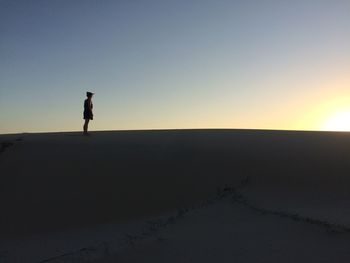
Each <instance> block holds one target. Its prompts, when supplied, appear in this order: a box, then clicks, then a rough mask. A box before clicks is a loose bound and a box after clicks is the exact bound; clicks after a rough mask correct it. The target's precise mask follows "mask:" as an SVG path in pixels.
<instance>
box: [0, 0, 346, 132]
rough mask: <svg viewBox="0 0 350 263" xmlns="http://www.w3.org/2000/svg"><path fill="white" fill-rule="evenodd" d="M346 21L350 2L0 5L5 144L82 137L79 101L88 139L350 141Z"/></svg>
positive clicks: (2, 0)
mask: <svg viewBox="0 0 350 263" xmlns="http://www.w3.org/2000/svg"><path fill="white" fill-rule="evenodd" d="M349 14H350V1H348V0H289V1H287V0H249V1H247V0H177V1H173V0H147V1H145V0H125V1H117V0H114V1H112V0H94V1H93V0H81V1H80V0H36V1H34V0H23V1H20V0H0V133H21V132H51V131H79V130H82V125H83V115H82V112H83V102H84V99H85V93H86V91H92V92H95V95H94V97H93V104H94V120H93V121H91V123H90V126H89V127H90V130H131V129H187V128H246V129H284V130H285V129H287V130H325V129H326V130H332V129H334V130H336V129H338V128H339V127H340V126H342V127H343V126H344V125H345V126H346V125H347V126H346V127H343V129H344V130H346V129H347V128H348V129H349V130H350V15H349ZM347 121H348V123H347ZM339 129H340V128H339Z"/></svg>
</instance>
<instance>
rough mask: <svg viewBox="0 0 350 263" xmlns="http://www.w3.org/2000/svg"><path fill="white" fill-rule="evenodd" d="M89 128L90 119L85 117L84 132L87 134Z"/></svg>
mask: <svg viewBox="0 0 350 263" xmlns="http://www.w3.org/2000/svg"><path fill="white" fill-rule="evenodd" d="M88 128H89V119H85V123H84V126H83V129H84V134H87V131H88Z"/></svg>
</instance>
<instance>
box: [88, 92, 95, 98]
mask: <svg viewBox="0 0 350 263" xmlns="http://www.w3.org/2000/svg"><path fill="white" fill-rule="evenodd" d="M94 94H95V93H92V92H90V91H87V92H86V96H88V97H91V96H92V95H94Z"/></svg>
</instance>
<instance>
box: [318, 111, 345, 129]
mask: <svg viewBox="0 0 350 263" xmlns="http://www.w3.org/2000/svg"><path fill="white" fill-rule="evenodd" d="M322 130H325V131H350V109H349V110H344V111H339V112H337V113H335V114H334V115H332V116H330V117H329V118H328V119H327V120H326V122H325V123H324V124H323V127H322Z"/></svg>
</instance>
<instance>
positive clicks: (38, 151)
mask: <svg viewBox="0 0 350 263" xmlns="http://www.w3.org/2000/svg"><path fill="white" fill-rule="evenodd" d="M0 143H1V150H0V168H1V185H0V207H1V215H2V216H1V218H0V236H1V238H0V239H1V240H0V242H1V243H0V259H3V260H7V261H4V262H15V260H14V259H13V258H14V257H11V255H12V254H11V253H12V252H11V251H15V249H14V248H13V246H15V245H13V244H16V242H14V240H22V241H21V247H22V248H23V249H22V250H21V251H22V252H23V251H25V247H26V244H27V243H29V242H30V243H31V245H32V246H33V238H31V237H34V236H35V237H38V236H46V237H49V236H55V235H56V236H57V235H58V234H57V233H61V235H63V236H64V234H62V233H68V232H69V231H70V233H72V232H74V231H77V229H85V230H84V231H85V232H84V231H83V232H84V233H85V236H86V233H89V231H90V230H91V229H94V235H95V237H96V231H97V232H98V231H100V230H98V229H101V227H102V226H106V225H108V224H114V225H116V226H118V225H119V226H122V225H123V224H124V225H125V224H129V223H130V222H137V223H135V224H134V225H132V226H128V229H136V228H137V227H136V225H137V226H140V224H142V222H143V221H144V220H146V218H152V217H162V218H168V216H169V214H172V213H175V214H176V213H178V211H179V210H178V209H179V208H181V207H192V206H195V204H200V203H202V202H204V201H205V200H212V199H213V198H214V199H215V196H217V190H218V188H221V189H223V187H224V186H228V187H229V188H230V189H231V188H234V189H236V188H237V187H239V186H240V185H241V184H242V182H245V187H244V188H240V189H239V194H240V195H241V196H242V197H243V198H244V200H245V201H246V203H249V204H250V205H251V207H249V206H246V205H244V204H243V203H240V204H239V203H234V204H232V196H231V197H230V196H228V197H226V198H224V199H223V200H221V199H220V200H216V201H215V202H214V203H213V204H212V205H208V206H203V208H201V209H194V210H193V211H189V212H188V213H187V214H186V216H185V217H183V218H181V219H179V220H178V221H177V222H176V223H174V224H169V226H166V227H165V226H164V227H160V229H159V231H158V230H157V231H156V232H155V233H154V234H152V235H150V236H149V237H147V238H142V240H141V239H140V240H139V241H137V242H136V245H134V248H126V249H124V250H123V251H121V252H120V253H119V252H118V253H119V254H118V255H117V256H113V253H109V254H112V255H110V256H109V257H107V258H106V259H103V261H102V262H104V261H106V262H117V261H116V257H117V258H119V259H120V261H119V260H118V262H147V261H142V260H141V259H142V258H145V257H152V258H154V262H165V261H168V262H193V260H194V261H198V262H199V261H203V262H204V260H205V259H207V262H212V261H213V260H214V259H215V257H216V258H217V259H218V260H220V261H223V262H225V260H226V262H233V261H234V260H236V262H281V261H283V260H282V259H283V258H284V259H285V260H284V262H295V261H293V260H297V261H299V262H320V259H321V258H324V261H323V262H348V261H349V260H350V254H349V253H347V252H346V251H347V250H348V249H349V248H350V245H349V244H350V242H349V238H348V236H350V234H349V233H347V231H346V229H347V227H350V206H349V205H348V203H349V201H350V190H349V189H350V179H349V171H350V154H349V149H350V134H348V133H331V132H292V131H262V130H164V131H111V132H93V133H92V136H90V137H84V136H82V135H81V134H80V133H74V132H72V133H46V134H17V135H1V136H0ZM252 207H255V208H258V209H255V211H254V209H252ZM259 209H260V212H259ZM228 211H229V212H228ZM261 211H266V215H265V216H264V215H261ZM283 214H285V215H291V217H288V216H285V217H283ZM215 215H216V216H215ZM281 215H282V216H281ZM293 215H294V217H295V216H296V215H297V216H296V217H295V218H294V219H300V220H294V219H293ZM220 218H222V221H220V220H221V219H220ZM235 218H236V219H235ZM231 219H232V220H231ZM304 219H307V220H304ZM310 219H312V220H314V221H312V220H310ZM308 220H309V222H308ZM230 222H232V224H231V223H230ZM319 222H321V224H318V223H319ZM322 223H324V224H326V225H327V224H329V225H331V226H336V227H335V228H334V229H335V230H336V231H334V229H333V228H329V227H328V228H327V226H326V227H325V226H322ZM197 224H198V226H197ZM222 224H223V225H222ZM309 225H310V226H311V228H310V226H309ZM195 226H196V229H197V230H195V231H194V232H191V233H189V230H190V229H193V228H194V227H195ZM339 226H341V227H343V228H341V229H340V231H338V230H339V229H338V228H337V227H339ZM117 228H118V227H117ZM141 228H142V227H141ZM213 228H217V229H218V231H217V232H215V231H214V232H213V230H212V229H213ZM89 229H90V230H89ZM252 229H253V230H252ZM254 229H255V230H254ZM259 229H260V230H259ZM262 229H263V230H262ZM281 229H283V231H284V233H283V234H281V233H279V232H280V231H281ZM288 229H289V230H288ZM337 229H338V230H337ZM118 231H119V232H120V231H121V230H118ZM118 231H117V230H116V232H118ZM128 231H129V230H128ZM135 231H136V230H135ZM140 231H141V230H140ZM140 231H139V233H141V232H142V231H141V232H140ZM276 231H277V232H276ZM78 232H79V231H78ZM100 232H101V231H100ZM109 232H110V233H111V232H112V231H109ZM136 232H137V231H136ZM212 232H213V233H212ZM275 232H276V233H275ZM329 232H331V233H333V232H334V233H338V232H339V233H340V234H339V233H338V234H339V235H338V236H334V235H333V236H329V234H327V233H329ZM75 233H77V232H75ZM79 233H80V234H79V235H80V236H81V235H83V234H81V232H79ZM200 233H202V234H200ZM269 233H270V234H269ZM271 233H275V234H271ZM116 235H117V234H116ZM135 235H136V234H135ZM68 236H69V235H68V234H67V237H66V238H68ZM75 236H77V234H75ZM97 236H98V238H99V239H101V240H102V241H103V235H97ZM106 236H108V234H105V237H106ZM162 236H164V238H163V239H164V240H167V241H166V242H165V243H161V240H163V239H162ZM211 236H213V237H215V242H213V240H212V239H211V238H210V237H211ZM235 236H237V238H235ZM61 237H62V236H61ZM220 237H222V238H221V239H220ZM238 237H239V238H238ZM243 237H245V238H243ZM36 239H37V238H36ZM62 239H63V240H64V238H62ZM254 239H258V240H259V242H260V243H259V244H264V245H262V246H261V247H260V248H257V247H254V245H252V244H254V242H253V241H252V240H254ZM265 239H269V240H270V245H268V243H266V242H267V241H266V240H265ZM23 240H27V241H23ZM46 240H50V238H47V239H46ZM76 240H77V241H76V243H75V244H74V245H72V246H71V247H70V248H69V249H70V250H69V249H68V248H63V247H62V248H61V251H60V252H56V253H55V252H53V251H52V250H53V249H52V248H46V252H45V251H42V253H41V255H40V246H37V247H36V251H37V252H35V253H32V254H33V255H32V257H31V258H32V259H33V260H32V261H28V262H39V259H41V260H44V259H45V258H50V257H52V258H53V260H52V261H51V262H64V260H65V259H64V257H62V258H55V255H64V254H65V253H66V252H65V249H68V250H69V251H73V252H74V251H76V253H77V254H79V253H80V254H81V251H80V252H79V246H80V245H79V242H81V241H79V238H77V239H76ZM85 240H86V238H85ZM104 240H105V239H104ZM242 240H243V241H242ZM264 240H265V241H264ZM281 240H287V241H285V242H282V243H281V242H280V241H281ZM10 241H11V242H10ZM18 242H19V241H18ZM26 242H27V243H26ZM38 242H40V241H38ZM48 242H49V241H48ZM251 242H253V243H251ZM312 242H316V243H315V244H314V245H313V246H312V247H311V248H310V250H305V249H304V250H303V249H300V248H299V247H298V246H302V245H303V246H307V245H308V244H310V243H312ZM317 242H318V243H317ZM10 243H11V244H12V245H9V244H10ZM52 244H53V243H52ZM55 244H56V246H58V245H57V243H55ZM196 244H197V245H196ZM215 244H216V245H215ZM220 244H221V245H220ZM249 244H250V245H249ZM257 244H258V243H257ZM257 244H256V245H257ZM298 244H299V245H298ZM334 244H336V245H334ZM11 246H12V247H11ZM74 246H76V248H73V247H74ZM189 246H190V247H191V246H192V247H193V250H191V249H190V250H189V249H187V248H188V247H189ZM186 247H187V248H186ZM210 247H215V249H214V250H213V251H212V254H210V253H209V252H208V253H209V255H207V256H204V255H205V253H204V254H203V253H202V252H203V251H210V249H209V250H208V248H210ZM233 247H234V249H233ZM326 247H328V248H329V250H328V251H327V252H326V251H325V248H326ZM5 248H6V249H5ZM50 249H51V250H50ZM269 249H270V250H269ZM274 249H275V250H276V251H277V252H276V253H275V254H274V253H273V251H274ZM34 250H35V249H31V251H32V252H33V251H34ZM43 250H45V249H43ZM317 250H322V251H324V253H321V254H319V255H318V257H315V256H314V257H312V255H314V254H315V252H316V251H317ZM48 251H50V253H49V252H48ZM51 251H52V252H51ZM201 251H202V252H201ZM230 251H231V252H230ZM349 251H350V250H349ZM83 252H84V251H83ZM85 252H86V251H85ZM255 252H256V255H255V256H258V255H260V257H261V258H265V259H266V260H265V259H261V258H260V259H261V260H260V261H259V260H258V258H256V257H255V256H253V254H252V253H255ZM23 253H24V252H23ZM99 253H100V252H99ZM172 253H175V254H176V255H179V257H174V256H171V255H172ZM191 253H193V255H192V256H191ZM295 253H297V255H299V256H295V257H291V258H289V259H288V255H292V254H293V255H294V254H295ZM298 253H299V254H298ZM73 254H74V253H73ZM92 254H93V253H92ZM102 254H103V253H102ZM105 254H106V253H105ZM44 255H45V256H44ZM269 255H270V256H269ZM101 257H102V256H101ZM95 258H96V257H95ZM307 258H309V259H311V260H310V261H307ZM170 259H171V260H173V261H171V260H170ZM287 259H288V260H289V261H288V260H287ZM331 259H334V260H335V261H331ZM11 260H12V261H11ZM59 260H61V261H59ZM81 260H82V261H83V257H82V259H81ZM191 260H192V261H191ZM303 260H304V261H303ZM312 260H314V261H312ZM17 262H21V259H17ZM47 262H49V261H47ZM98 262H100V261H98Z"/></svg>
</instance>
